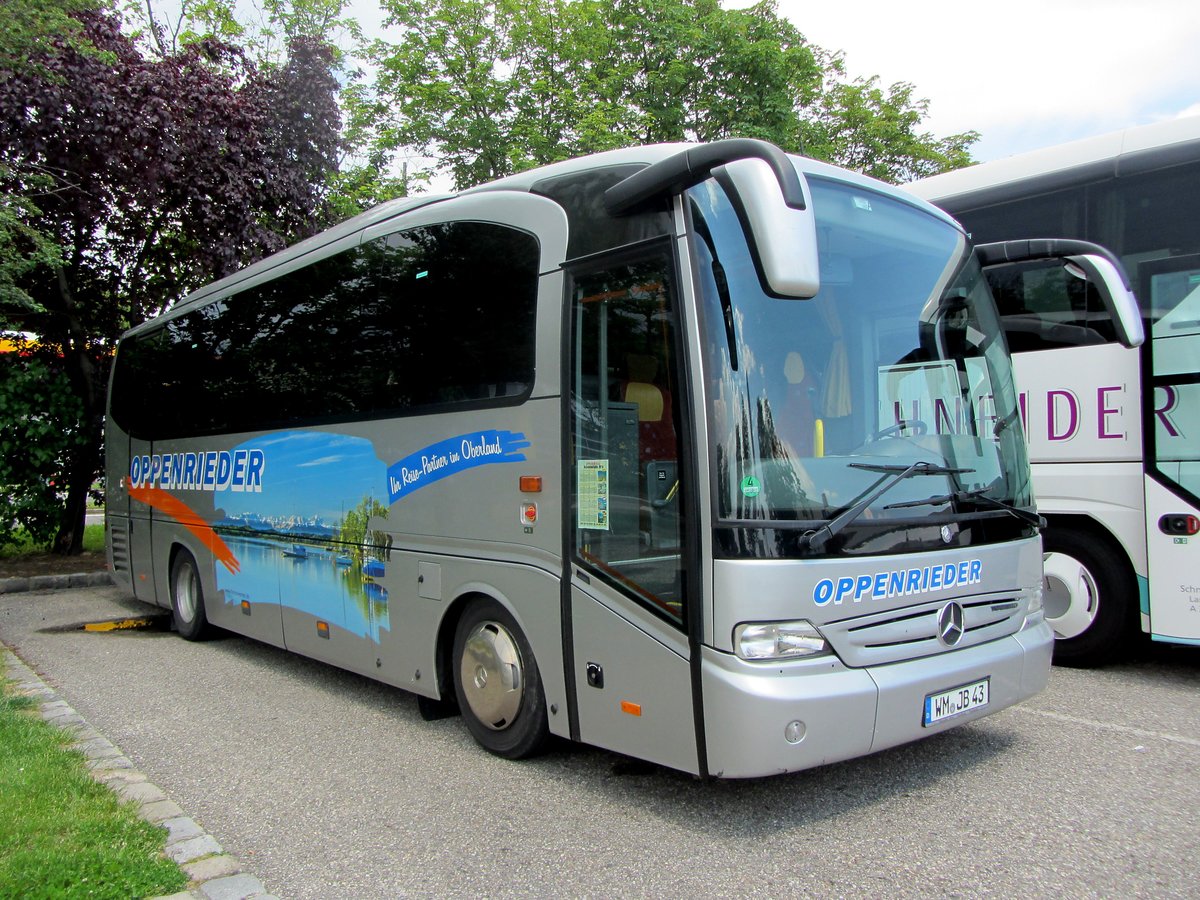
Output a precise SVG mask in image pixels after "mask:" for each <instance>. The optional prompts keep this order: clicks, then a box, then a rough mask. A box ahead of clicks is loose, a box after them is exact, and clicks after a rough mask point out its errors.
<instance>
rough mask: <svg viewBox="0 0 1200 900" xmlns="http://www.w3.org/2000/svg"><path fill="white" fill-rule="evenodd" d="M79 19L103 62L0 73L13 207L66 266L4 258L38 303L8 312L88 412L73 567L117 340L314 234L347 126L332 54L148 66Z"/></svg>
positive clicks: (95, 17) (37, 64)
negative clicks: (49, 354)
mask: <svg viewBox="0 0 1200 900" xmlns="http://www.w3.org/2000/svg"><path fill="white" fill-rule="evenodd" d="M76 17H77V19H78V21H79V22H80V23H81V26H82V28H83V33H84V35H85V36H86V38H87V39H88V40H89V41H90V42H91V44H92V45H93V46H94V47H95V48H97V49H98V50H99V51H100V52H99V53H84V52H80V51H79V50H78V49H77V48H76V47H75V46H73V45H72V44H71V43H68V42H65V41H61V40H58V39H54V38H47V40H46V42H45V43H46V47H45V49H44V50H42V51H41V52H40V53H39V54H34V55H33V56H31V63H32V64H31V65H28V66H22V67H12V66H10V67H8V68H6V69H0V174H3V175H4V176H6V180H5V181H4V183H3V187H4V195H5V198H6V204H7V205H6V209H7V210H8V214H9V217H10V221H12V220H15V222H16V223H17V225H18V227H25V228H28V229H32V230H33V231H35V232H36V233H38V234H40V235H43V236H45V237H46V238H48V239H49V240H50V241H52V242H53V244H54V245H55V246H56V247H57V251H58V258H57V259H49V258H46V257H45V256H44V255H43V256H42V257H41V258H38V259H32V257H30V255H29V254H30V253H33V252H34V251H33V250H31V249H28V248H25V249H28V252H26V253H24V255H22V248H21V247H19V246H18V247H14V246H10V247H9V248H8V252H7V253H5V254H4V256H5V258H6V259H7V260H8V264H9V269H10V270H11V271H14V273H15V274H14V275H13V281H14V285H15V287H16V288H17V289H18V290H19V291H20V292H21V295H23V297H24V298H25V300H26V302H24V304H23V305H22V306H21V307H20V308H18V307H17V305H16V304H15V303H14V302H11V298H10V301H9V302H6V303H5V306H4V307H2V308H0V315H3V317H4V318H5V320H6V321H7V324H8V325H9V326H11V325H13V324H16V325H19V326H20V327H21V328H23V329H24V330H26V331H30V332H33V333H35V334H37V335H38V336H39V338H40V343H41V345H42V346H43V347H44V348H47V349H49V350H52V351H53V352H56V353H57V354H59V355H60V358H61V364H62V370H63V372H64V374H65V377H66V378H67V380H68V382H69V384H70V386H71V391H72V393H73V395H74V396H75V398H76V399H77V400H78V403H79V415H80V422H79V427H78V433H79V434H80V435H82V436H83V437H81V439H80V442H79V443H78V444H77V445H76V446H75V447H74V448H73V449H72V451H71V452H70V453H69V454H68V457H69V458H68V459H67V460H66V462H65V463H64V467H65V469H66V472H65V474H64V477H62V478H61V479H59V480H60V482H63V483H65V485H66V487H67V489H68V498H67V503H66V511H65V513H64V517H63V519H62V522H61V525H60V529H59V534H58V536H57V537H56V549H58V550H61V551H63V552H71V551H74V550H76V549H78V547H79V546H80V540H81V539H82V522H83V513H84V505H85V499H86V492H87V489H88V487H89V486H90V485H91V483H92V481H93V479H94V478H95V477H96V475H97V471H98V468H99V464H100V440H101V422H102V415H103V394H104V388H105V384H106V371H107V366H108V362H109V358H110V354H111V350H112V347H113V346H114V344H115V341H116V338H117V337H118V336H119V335H120V334H121V332H122V331H124V330H125V329H126V328H128V327H130V326H132V325H136V324H138V323H139V322H141V321H143V320H144V319H146V318H147V317H148V316H150V315H152V314H154V313H155V312H157V311H159V310H161V309H163V308H164V307H165V306H166V305H167V304H168V303H170V302H171V301H173V300H175V299H177V298H178V297H180V296H181V295H182V294H184V293H186V292H187V291H188V290H190V289H192V288H194V287H196V286H198V285H200V284H203V283H205V282H207V281H209V280H212V279H214V278H217V277H220V276H222V275H225V274H227V273H229V272H231V271H233V270H235V269H237V268H239V267H241V266H243V265H245V264H247V263H249V262H252V261H253V260H254V259H257V258H259V257H261V256H263V255H265V254H267V253H270V252H273V251H275V250H278V249H281V248H282V247H283V246H285V245H286V244H287V243H289V242H291V241H294V240H297V239H299V238H302V237H304V236H306V235H308V234H310V233H312V232H313V231H315V230H316V228H317V227H318V226H319V223H320V211H321V209H322V204H323V200H324V196H323V191H324V184H325V180H326V175H327V173H328V172H329V171H331V170H332V169H333V168H334V167H335V166H336V154H337V147H338V144H337V141H338V127H339V118H338V115H339V114H338V109H337V105H336V99H335V98H336V92H337V84H336V82H335V81H334V79H333V77H332V75H331V65H332V55H331V52H330V51H329V49H328V48H327V47H326V46H325V45H323V44H322V43H321V42H319V41H316V40H312V39H303V38H298V39H296V40H294V41H293V42H292V44H291V47H290V52H289V55H288V57H287V59H286V61H284V62H283V63H281V64H280V65H278V66H272V67H269V68H261V69H260V68H258V67H256V66H255V65H254V64H253V63H251V62H250V61H249V60H248V59H247V58H246V56H245V54H244V53H242V52H240V51H239V50H238V49H237V48H236V47H233V46H231V45H229V44H224V43H221V42H218V41H214V40H201V41H198V42H196V43H194V44H191V45H189V46H187V47H185V48H184V49H182V50H181V51H180V52H178V53H175V54H173V55H168V56H164V57H162V58H161V59H147V58H146V57H145V56H144V55H143V54H142V53H141V51H140V50H139V49H138V47H137V46H136V45H135V43H134V42H133V41H132V40H131V39H130V38H129V37H127V36H126V35H124V34H123V33H122V32H121V28H120V23H119V22H118V20H117V19H116V18H115V17H114V16H113V15H111V14H108V13H105V12H103V11H86V12H82V13H77V14H76ZM47 180H49V182H48V181H47ZM31 260H32V261H31ZM2 268H3V266H0V269H2ZM21 295H18V294H17V293H16V292H15V291H14V292H11V296H12V298H19V296H21Z"/></svg>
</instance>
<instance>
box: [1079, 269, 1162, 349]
mask: <svg viewBox="0 0 1200 900" xmlns="http://www.w3.org/2000/svg"><path fill="white" fill-rule="evenodd" d="M1070 262H1071V264H1073V265H1075V266H1078V267H1079V268H1080V269H1081V270H1082V271H1083V274H1084V275H1085V276H1086V278H1087V280H1088V281H1089V282H1091V283H1092V285H1093V286H1094V287H1095V288H1096V290H1097V291H1098V292H1099V294H1100V298H1101V299H1102V300H1103V301H1104V308H1105V309H1106V310H1107V311H1108V314H1109V315H1110V316H1112V323H1113V328H1114V329H1115V330H1116V333H1117V340H1119V341H1120V342H1121V343H1122V344H1124V345H1125V346H1126V347H1140V346H1141V345H1142V342H1143V341H1144V340H1145V339H1146V331H1145V329H1144V328H1143V326H1142V311H1141V309H1139V308H1138V302H1137V297H1135V296H1134V295H1133V292H1132V291H1131V290H1130V289H1129V284H1128V282H1127V281H1126V279H1125V277H1124V272H1122V271H1121V270H1120V269H1118V268H1117V267H1116V266H1115V265H1113V263H1112V261H1111V260H1109V259H1108V258H1107V257H1105V256H1095V255H1092V254H1086V255H1083V256H1072V257H1070Z"/></svg>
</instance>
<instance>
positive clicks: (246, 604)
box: [242, 600, 250, 616]
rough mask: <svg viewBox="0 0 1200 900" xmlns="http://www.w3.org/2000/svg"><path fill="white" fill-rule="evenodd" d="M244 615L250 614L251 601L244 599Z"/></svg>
mask: <svg viewBox="0 0 1200 900" xmlns="http://www.w3.org/2000/svg"><path fill="white" fill-rule="evenodd" d="M242 615H243V616H248V615H250V601H249V600H243V601H242Z"/></svg>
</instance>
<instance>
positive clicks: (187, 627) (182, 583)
mask: <svg viewBox="0 0 1200 900" xmlns="http://www.w3.org/2000/svg"><path fill="white" fill-rule="evenodd" d="M171 618H172V621H173V622H174V624H175V630H176V631H177V632H178V633H179V636H180V637H182V638H186V639H187V640H189V641H200V640H204V638H206V637H208V635H209V630H210V626H209V624H208V616H207V614H206V613H205V612H204V588H203V587H201V584H200V569H199V567H198V566H197V565H196V560H195V558H194V557H193V556H192V554H190V553H189V552H188V551H186V550H182V549H181V550H180V551H179V552H178V553H176V554H175V559H174V561H173V562H172V563H171Z"/></svg>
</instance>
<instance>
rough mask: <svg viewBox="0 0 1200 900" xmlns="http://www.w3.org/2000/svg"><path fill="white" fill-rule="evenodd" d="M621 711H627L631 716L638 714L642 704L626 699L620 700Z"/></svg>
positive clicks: (640, 712)
mask: <svg viewBox="0 0 1200 900" xmlns="http://www.w3.org/2000/svg"><path fill="white" fill-rule="evenodd" d="M621 712H623V713H629V714H630V715H631V716H640V715H641V714H642V704H640V703H631V702H630V701H628V700H622V701H621Z"/></svg>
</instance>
